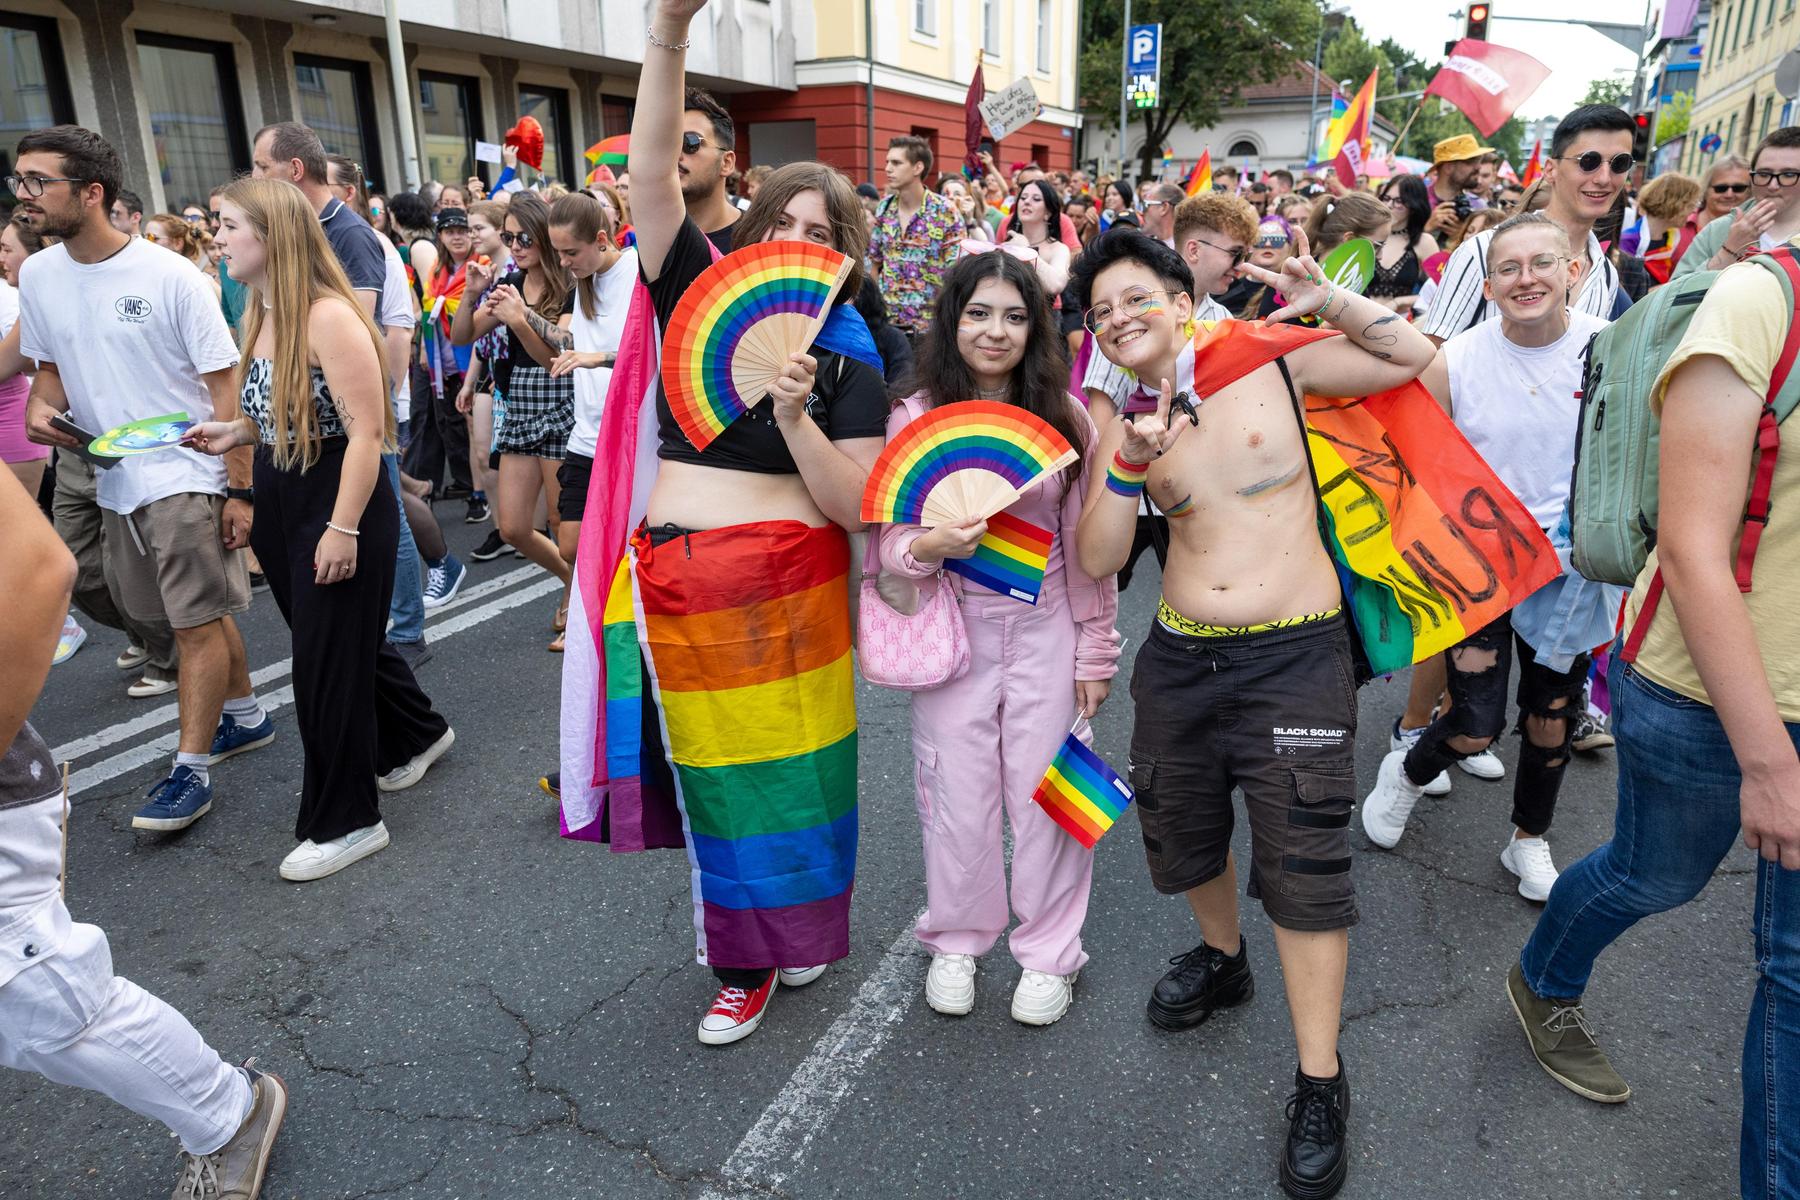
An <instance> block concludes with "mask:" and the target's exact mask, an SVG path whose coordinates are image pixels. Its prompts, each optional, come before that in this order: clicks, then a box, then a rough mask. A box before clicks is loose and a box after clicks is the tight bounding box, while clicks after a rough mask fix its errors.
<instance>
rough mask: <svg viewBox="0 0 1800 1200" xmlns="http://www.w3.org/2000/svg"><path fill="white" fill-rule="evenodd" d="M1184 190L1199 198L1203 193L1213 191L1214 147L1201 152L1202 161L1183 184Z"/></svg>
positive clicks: (1196, 164)
mask: <svg viewBox="0 0 1800 1200" xmlns="http://www.w3.org/2000/svg"><path fill="white" fill-rule="evenodd" d="M1182 190H1183V191H1185V192H1186V193H1187V194H1188V195H1190V196H1198V195H1200V194H1201V193H1202V192H1210V191H1212V147H1211V146H1208V147H1207V148H1206V149H1204V150H1202V151H1201V152H1200V160H1199V161H1198V162H1196V163H1195V164H1194V169H1193V170H1192V171H1189V172H1188V177H1187V179H1186V180H1184V181H1183V182H1182Z"/></svg>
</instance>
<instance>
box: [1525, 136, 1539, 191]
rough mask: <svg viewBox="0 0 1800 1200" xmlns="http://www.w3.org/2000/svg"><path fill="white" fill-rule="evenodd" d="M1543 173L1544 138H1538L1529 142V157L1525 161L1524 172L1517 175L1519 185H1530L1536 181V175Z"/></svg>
mask: <svg viewBox="0 0 1800 1200" xmlns="http://www.w3.org/2000/svg"><path fill="white" fill-rule="evenodd" d="M1543 173H1544V139H1543V138H1539V139H1538V140H1537V141H1535V142H1533V143H1532V144H1531V157H1530V159H1528V160H1527V161H1526V163H1525V174H1523V175H1521V176H1520V177H1519V186H1520V187H1530V186H1531V185H1532V184H1534V183H1536V182H1537V180H1538V176H1539V175H1542V174H1543Z"/></svg>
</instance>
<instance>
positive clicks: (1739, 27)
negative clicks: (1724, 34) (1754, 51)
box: [1731, 0, 1744, 54]
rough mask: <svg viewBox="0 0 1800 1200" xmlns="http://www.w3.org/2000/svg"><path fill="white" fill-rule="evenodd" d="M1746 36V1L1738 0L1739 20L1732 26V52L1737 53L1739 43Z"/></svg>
mask: <svg viewBox="0 0 1800 1200" xmlns="http://www.w3.org/2000/svg"><path fill="white" fill-rule="evenodd" d="M1743 34H1744V0H1738V6H1737V20H1736V21H1735V22H1734V23H1733V24H1732V26H1731V52H1732V53H1733V54H1736V53H1737V49H1738V41H1739V39H1740V38H1741V37H1743Z"/></svg>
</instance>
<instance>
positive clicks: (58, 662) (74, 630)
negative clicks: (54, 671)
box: [50, 613, 88, 667]
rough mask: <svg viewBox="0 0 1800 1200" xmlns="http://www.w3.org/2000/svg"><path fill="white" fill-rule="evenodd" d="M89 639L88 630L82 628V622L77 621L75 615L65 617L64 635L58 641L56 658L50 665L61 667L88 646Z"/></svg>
mask: <svg viewBox="0 0 1800 1200" xmlns="http://www.w3.org/2000/svg"><path fill="white" fill-rule="evenodd" d="M87 639H88V633H87V630H85V629H83V628H82V627H81V622H80V621H77V620H76V619H75V615H74V614H73V613H70V614H69V615H67V616H65V617H63V627H62V635H61V636H60V637H58V638H57V639H56V657H55V658H52V659H51V660H50V665H51V666H53V667H60V666H62V665H63V664H64V663H66V662H68V661H69V660H70V659H71V658H74V657H75V652H76V651H77V650H79V649H81V647H82V646H83V645H85V644H86V642H87Z"/></svg>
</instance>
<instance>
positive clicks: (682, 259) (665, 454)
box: [645, 218, 889, 475]
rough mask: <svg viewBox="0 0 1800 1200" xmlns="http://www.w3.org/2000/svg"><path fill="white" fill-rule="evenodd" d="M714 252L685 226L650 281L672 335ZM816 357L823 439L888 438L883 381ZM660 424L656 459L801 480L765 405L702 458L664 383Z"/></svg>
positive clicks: (813, 404) (839, 359) (815, 409)
mask: <svg viewBox="0 0 1800 1200" xmlns="http://www.w3.org/2000/svg"><path fill="white" fill-rule="evenodd" d="M708 245H709V243H708V242H707V238H706V235H705V234H704V233H701V232H700V227H699V226H698V225H695V224H694V223H693V221H691V220H688V219H686V218H684V219H683V220H682V222H681V229H680V230H679V231H678V232H677V233H676V234H675V241H674V242H673V244H671V245H670V247H669V254H668V257H667V258H666V259H665V260H664V261H663V267H662V274H660V275H658V276H657V277H656V278H655V279H654V280H646V281H645V282H646V284H647V286H648V287H649V289H650V300H651V302H652V304H653V305H654V306H655V308H656V321H657V325H658V326H659V327H665V328H666V327H667V325H668V323H669V318H670V317H671V316H673V315H674V312H675V305H676V304H677V303H678V302H679V301H680V300H681V294H682V293H683V292H685V291H687V289H688V285H689V284H691V283H693V282H694V280H695V279H697V278H698V277H699V276H700V273H701V272H702V271H704V270H706V268H707V267H709V266H711V265H712V253H711V251H710V250H709V248H708ZM813 355H814V357H816V358H817V359H818V360H819V372H818V376H817V378H816V379H815V380H814V381H813V393H812V395H811V396H810V397H808V398H807V402H806V411H807V412H808V413H809V414H810V415H811V416H812V419H813V420H814V421H816V422H818V425H819V428H820V429H822V430H824V431H825V436H826V437H828V438H830V439H831V440H832V441H834V442H841V441H848V440H850V439H852V438H879V437H885V436H886V434H887V418H888V411H889V404H888V398H887V387H886V385H885V384H884V383H883V382H882V379H881V373H880V372H879V371H877V370H875V369H874V368H873V367H871V366H869V365H868V364H867V363H864V362H859V361H857V360H856V359H854V358H848V357H845V356H843V355H839V354H834V353H832V352H831V351H828V350H814V351H813ZM656 419H657V423H658V425H659V426H660V427H661V433H660V435H659V441H660V445H659V447H658V450H657V457H658V458H663V459H667V460H668V461H670V462H688V463H699V464H700V465H701V466H703V467H721V468H723V469H725V470H727V471H753V472H756V473H757V474H761V475H795V474H798V473H799V470H800V468H799V467H798V466H796V465H795V463H794V456H793V454H792V453H790V452H789V450H788V446H787V440H786V439H785V438H783V437H782V436H781V429H780V427H779V426H777V425H776V424H775V412H774V406H773V404H772V403H771V402H770V401H769V399H768V398H767V397H764V398H763V399H762V401H761V402H759V403H758V404H757V405H756V406H755V407H753V408H752V409H751V410H750V411H749V412H747V413H745V414H744V415H743V416H741V417H739V418H738V419H737V420H735V421H733V422H732V423H731V424H730V425H728V426H726V427H725V432H723V433H721V434H720V435H719V436H718V437H717V438H716V439H715V440H714V441H713V443H712V444H711V445H710V446H708V447H707V448H706V449H705V451H700V450H696V449H695V448H694V443H692V442H690V441H689V440H688V437H687V435H686V434H685V433H683V432H682V431H681V426H680V425H677V424H676V423H675V415H674V413H673V412H672V411H670V408H669V397H668V393H666V392H665V391H664V390H663V385H662V380H661V378H660V377H659V378H658V379H657V381H656Z"/></svg>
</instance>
